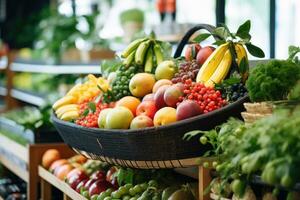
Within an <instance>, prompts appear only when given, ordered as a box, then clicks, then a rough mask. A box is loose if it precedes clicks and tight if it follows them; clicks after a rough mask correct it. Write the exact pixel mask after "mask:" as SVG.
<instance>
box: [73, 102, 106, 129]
mask: <svg viewBox="0 0 300 200" xmlns="http://www.w3.org/2000/svg"><path fill="white" fill-rule="evenodd" d="M109 107H110V105H109V104H107V103H102V102H101V101H99V102H98V103H95V102H93V101H85V102H83V103H81V104H80V105H79V114H80V116H81V117H80V118H79V119H77V120H76V121H75V123H76V124H78V125H81V126H85V127H98V117H99V114H100V112H101V110H103V109H105V108H109Z"/></svg>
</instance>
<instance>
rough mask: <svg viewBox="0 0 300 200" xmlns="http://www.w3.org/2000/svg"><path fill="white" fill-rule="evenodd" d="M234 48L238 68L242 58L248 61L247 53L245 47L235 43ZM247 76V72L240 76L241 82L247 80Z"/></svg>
mask: <svg viewBox="0 0 300 200" xmlns="http://www.w3.org/2000/svg"><path fill="white" fill-rule="evenodd" d="M234 48H235V52H236V56H237V63H238V66H239V67H240V65H241V61H242V59H243V58H245V59H246V60H248V56H247V51H246V49H245V47H244V46H243V45H242V44H239V43H236V44H235V45H234ZM248 75H249V73H248V71H246V72H245V73H243V74H242V79H243V81H245V80H246V79H247V78H248Z"/></svg>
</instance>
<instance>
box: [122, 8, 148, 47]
mask: <svg viewBox="0 0 300 200" xmlns="http://www.w3.org/2000/svg"><path fill="white" fill-rule="evenodd" d="M120 21H121V25H122V27H123V30H124V38H125V40H126V41H130V40H131V39H132V38H133V36H134V34H135V33H137V32H139V31H141V30H142V28H143V26H144V13H143V11H142V10H140V9H138V8H132V9H128V10H125V11H123V12H122V13H121V14H120Z"/></svg>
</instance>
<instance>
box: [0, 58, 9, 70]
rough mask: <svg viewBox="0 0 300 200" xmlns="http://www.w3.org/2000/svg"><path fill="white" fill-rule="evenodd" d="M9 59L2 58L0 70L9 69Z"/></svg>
mask: <svg viewBox="0 0 300 200" xmlns="http://www.w3.org/2000/svg"><path fill="white" fill-rule="evenodd" d="M7 62H8V60H7V57H2V58H0V70H3V69H6V67H7Z"/></svg>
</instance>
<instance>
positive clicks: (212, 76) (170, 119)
mask: <svg viewBox="0 0 300 200" xmlns="http://www.w3.org/2000/svg"><path fill="white" fill-rule="evenodd" d="M249 23H250V22H248V21H247V22H246V23H245V24H243V25H242V26H241V27H240V28H239V30H238V31H237V33H236V35H237V37H238V38H239V40H238V38H237V37H233V34H231V33H229V32H228V33H227V35H226V34H223V32H224V31H223V32H222V34H223V35H222V34H220V30H219V29H222V30H223V29H224V27H219V28H217V29H216V33H215V34H219V37H220V38H222V39H221V40H219V41H217V44H218V45H219V46H218V47H216V48H214V47H212V46H206V47H201V46H200V44H198V43H195V44H191V45H189V46H188V47H187V50H186V52H185V55H186V57H185V60H182V59H177V60H175V59H170V58H169V57H167V56H165V54H166V52H164V46H166V45H164V43H163V42H161V41H158V40H155V39H154V38H151V37H150V38H148V37H147V38H142V39H137V40H135V41H133V42H132V43H131V44H129V46H128V47H127V48H126V49H125V50H124V52H123V53H122V54H121V56H122V57H123V58H124V60H123V61H121V63H120V66H119V67H115V66H111V67H112V68H114V69H115V71H112V70H111V69H110V71H109V72H110V73H109V74H108V76H107V77H108V79H107V81H106V80H105V79H103V78H101V77H100V78H98V79H99V80H101V82H102V84H103V85H99V84H98V85H93V86H92V87H93V89H92V91H93V92H92V93H89V94H90V95H89V96H88V98H83V99H82V98H81V99H82V100H83V101H81V105H78V101H74V99H76V98H73V97H72V96H71V97H70V93H72V92H73V93H74V89H72V90H71V91H70V92H69V94H68V96H67V97H64V98H63V99H62V100H59V101H58V102H57V103H55V104H54V106H53V108H54V110H56V114H57V116H58V118H60V119H63V120H66V121H74V122H75V123H77V124H78V125H82V126H87V127H99V128H107V129H128V128H131V129H137V128H146V127H152V126H162V125H168V124H171V123H175V122H177V121H180V120H184V119H187V118H190V117H194V116H197V115H201V114H205V113H208V112H212V111H214V110H217V109H219V108H222V107H224V106H226V105H227V104H228V103H231V102H234V101H237V100H238V99H240V98H242V97H244V96H246V95H247V91H246V89H245V87H244V82H245V80H246V79H247V76H248V57H247V53H246V50H245V48H244V45H245V46H246V47H247V48H248V49H249V48H250V47H251V48H256V50H257V49H258V51H261V50H260V49H259V48H258V47H255V46H254V45H252V44H251V43H250V42H249V39H247V40H246V39H242V36H240V32H241V31H243V32H246V33H249V29H248V28H247V27H248V25H249ZM243 29H245V30H243ZM226 30H227V29H226ZM225 32H226V31H225ZM225 35H226V36H225ZM229 35H230V37H229ZM201 38H203V36H202V37H201ZM251 48H250V49H251ZM250 52H252V54H253V52H255V50H251V51H250ZM262 54H263V53H262ZM260 56H261V54H260ZM94 79H96V78H94ZM89 82H91V80H89ZM89 82H88V83H85V84H83V85H86V84H87V85H89V84H91V83H89ZM95 82H97V81H94V82H93V83H92V84H94V83H95ZM104 83H107V84H109V85H105V84H104ZM228 88H231V89H228ZM92 94H95V95H94V96H93V95H92ZM66 99H67V100H66ZM66 102H68V103H69V102H70V103H72V104H71V105H67V106H64V107H62V108H58V107H60V106H61V105H65V104H66ZM65 108H68V109H67V110H68V112H67V113H65V110H66V109H65Z"/></svg>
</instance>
